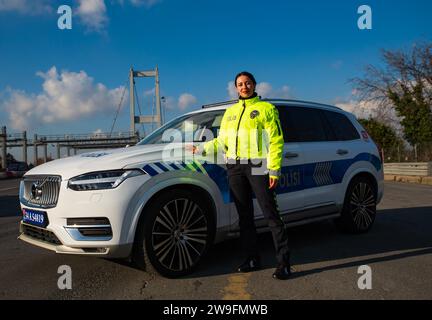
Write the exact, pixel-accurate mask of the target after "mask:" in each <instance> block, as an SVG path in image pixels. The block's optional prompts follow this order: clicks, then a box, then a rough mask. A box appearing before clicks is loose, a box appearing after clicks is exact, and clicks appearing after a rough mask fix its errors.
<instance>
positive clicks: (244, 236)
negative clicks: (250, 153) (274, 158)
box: [227, 161, 289, 263]
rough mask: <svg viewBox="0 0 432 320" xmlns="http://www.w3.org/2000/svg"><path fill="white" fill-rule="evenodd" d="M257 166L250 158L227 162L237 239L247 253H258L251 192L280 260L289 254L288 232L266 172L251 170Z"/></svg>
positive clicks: (282, 261) (250, 254)
mask: <svg viewBox="0 0 432 320" xmlns="http://www.w3.org/2000/svg"><path fill="white" fill-rule="evenodd" d="M259 166H261V164H260V165H254V164H252V163H251V161H248V162H247V163H243V162H242V163H240V161H236V162H235V163H228V164H227V169H228V181H229V186H230V190H231V194H232V196H233V198H234V202H235V205H236V208H237V212H238V215H239V223H240V241H241V243H242V248H243V249H244V250H245V252H246V254H247V255H248V256H257V255H258V248H257V232H256V229H255V222H254V208H253V198H252V196H253V195H252V192H253V193H254V194H255V196H256V199H257V201H258V204H259V206H260V208H261V210H262V212H263V214H264V217H265V218H266V219H267V221H268V226H269V227H270V230H271V232H272V235H273V243H274V246H275V249H276V258H277V261H278V263H284V262H287V260H288V258H289V247H288V234H287V231H286V229H285V225H284V222H283V221H282V219H281V217H280V215H279V210H278V206H277V202H276V193H275V192H274V190H270V189H269V176H268V174H264V175H263V174H255V173H256V172H255V170H253V168H254V167H259ZM253 173H254V174H253Z"/></svg>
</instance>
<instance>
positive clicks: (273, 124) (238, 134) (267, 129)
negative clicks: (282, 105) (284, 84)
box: [203, 97, 284, 178]
mask: <svg viewBox="0 0 432 320" xmlns="http://www.w3.org/2000/svg"><path fill="white" fill-rule="evenodd" d="M283 145H284V138H283V133H282V128H281V124H280V120H279V113H278V111H277V109H276V107H275V106H274V105H272V104H271V103H268V102H265V101H261V100H260V98H259V97H253V98H250V99H245V100H243V99H239V102H237V103H236V104H234V105H233V106H231V107H229V108H228V109H227V110H226V111H225V114H224V116H223V118H222V122H221V127H220V130H219V135H218V137H217V138H215V139H213V140H211V141H209V142H207V143H205V144H204V146H203V149H204V153H205V154H211V153H214V152H218V150H223V151H224V152H225V153H226V157H227V158H229V159H237V160H239V159H266V160H267V161H266V163H267V169H268V172H269V175H270V176H271V177H274V178H278V177H279V176H280V169H281V165H282V152H283Z"/></svg>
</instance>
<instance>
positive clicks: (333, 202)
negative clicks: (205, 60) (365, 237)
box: [19, 100, 383, 277]
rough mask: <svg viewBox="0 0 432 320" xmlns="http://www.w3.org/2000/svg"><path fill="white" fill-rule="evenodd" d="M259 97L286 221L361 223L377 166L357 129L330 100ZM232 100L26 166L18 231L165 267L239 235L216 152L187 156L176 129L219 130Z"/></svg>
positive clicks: (185, 269) (369, 214)
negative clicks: (278, 140) (276, 131)
mask: <svg viewBox="0 0 432 320" xmlns="http://www.w3.org/2000/svg"><path fill="white" fill-rule="evenodd" d="M267 101H270V102H271V103H273V104H274V105H275V106H276V107H277V109H278V111H279V116H280V120H281V124H282V127H283V135H284V139H285V145H284V151H283V164H282V170H281V171H282V172H281V177H280V180H279V184H278V187H277V190H276V193H277V200H278V205H279V209H280V212H281V215H282V216H283V219H284V220H285V222H286V224H287V226H294V225H299V224H305V223H309V222H314V221H318V220H322V219H334V220H335V222H336V224H337V225H338V226H339V227H340V228H341V229H343V230H346V231H350V232H353V233H361V232H366V231H368V230H369V229H370V228H371V226H372V224H373V222H374V219H375V214H376V205H377V203H378V202H379V201H380V200H381V198H382V196H383V166H382V162H381V159H380V153H379V150H378V149H377V146H376V145H375V143H374V142H373V141H372V139H371V138H370V137H369V136H368V134H367V132H366V131H365V129H364V128H363V127H362V126H361V125H360V124H359V122H358V121H357V120H356V119H355V117H354V115H352V114H350V113H347V112H345V111H343V110H341V109H339V108H337V107H334V106H329V105H324V104H318V103H311V102H303V101H294V100H267ZM230 104H232V102H225V103H220V104H215V105H211V106H206V107H204V108H203V109H201V110H199V111H194V112H191V113H188V114H185V115H183V116H181V117H178V118H176V119H174V120H172V121H170V122H169V123H167V124H166V125H164V126H163V127H161V128H159V129H158V130H156V131H154V132H153V133H152V134H150V135H149V136H148V137H146V138H145V139H143V140H142V141H141V142H140V143H138V145H136V146H133V147H128V148H122V149H113V150H107V151H100V152H90V153H85V154H81V155H77V156H74V157H69V158H65V159H59V160H55V161H52V162H48V163H46V164H44V165H40V166H38V167H36V168H34V169H32V170H30V171H29V172H27V173H26V175H25V176H24V179H23V181H22V182H21V186H20V202H21V208H22V213H23V219H22V221H21V223H20V231H21V235H20V237H19V238H20V239H21V240H24V241H26V242H28V243H30V244H33V245H35V246H39V247H43V248H46V249H49V250H53V251H55V252H57V253H63V254H76V255H87V256H99V257H111V258H129V257H130V258H132V261H134V262H135V263H136V265H138V266H140V267H142V268H145V269H146V270H152V271H154V270H156V271H157V272H159V273H160V274H162V275H164V276H168V277H176V276H181V275H185V274H187V273H190V272H192V271H193V269H194V268H195V267H196V266H197V264H198V263H199V262H200V260H201V259H202V257H203V255H204V254H205V253H206V251H207V249H208V248H209V246H210V245H211V244H212V243H215V242H219V241H222V240H224V239H227V238H229V237H236V236H238V231H239V228H238V216H237V213H236V209H235V206H234V204H233V201H232V199H231V197H230V193H229V187H228V181H227V175H226V167H225V164H224V162H223V161H219V160H220V159H219V160H218V159H215V158H214V159H211V160H209V159H201V158H196V157H195V158H189V157H188V156H186V157H185V154H184V151H185V148H184V143H182V142H179V143H176V142H175V141H185V140H186V141H192V140H194V142H197V141H204V140H205V139H204V138H203V136H204V135H203V134H202V133H203V132H204V130H207V131H208V130H210V131H211V132H212V133H213V134H214V136H217V131H218V128H219V126H220V123H221V119H222V117H223V114H224V111H225V109H226V108H227V107H228V106H230ZM188 134H190V135H191V137H190V140H188V137H187V135H188ZM176 135H177V136H178V137H177V138H180V140H176V139H173V137H174V138H175V136H176ZM167 137H168V138H167ZM168 145H169V146H170V147H169V148H167V146H168ZM254 206H255V207H256V208H255V218H256V221H255V222H256V226H257V228H258V230H259V231H264V230H266V229H267V228H266V223H265V221H264V219H263V215H262V212H261V210H260V208H259V206H258V205H257V203H256V202H255V201H254Z"/></svg>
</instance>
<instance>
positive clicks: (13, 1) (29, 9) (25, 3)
mask: <svg viewBox="0 0 432 320" xmlns="http://www.w3.org/2000/svg"><path fill="white" fill-rule="evenodd" d="M0 11H9V12H18V13H20V14H25V15H27V14H28V15H38V14H44V13H50V12H52V11H53V8H52V1H51V0H0Z"/></svg>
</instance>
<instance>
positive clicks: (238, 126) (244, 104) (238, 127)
mask: <svg viewBox="0 0 432 320" xmlns="http://www.w3.org/2000/svg"><path fill="white" fill-rule="evenodd" d="M245 110H246V101H243V110H242V113H241V115H240V119H239V122H238V124H237V132H236V133H237V137H236V147H235V155H236V160H238V159H239V156H238V155H237V151H238V140H239V132H238V131H239V129H240V122H241V120H242V117H243V113H244V112H245Z"/></svg>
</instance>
